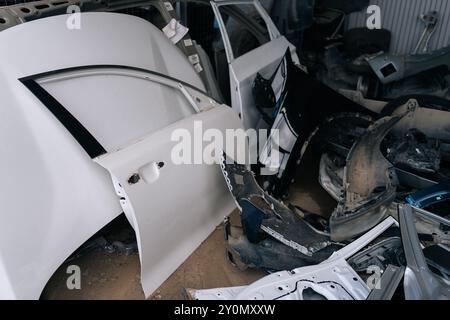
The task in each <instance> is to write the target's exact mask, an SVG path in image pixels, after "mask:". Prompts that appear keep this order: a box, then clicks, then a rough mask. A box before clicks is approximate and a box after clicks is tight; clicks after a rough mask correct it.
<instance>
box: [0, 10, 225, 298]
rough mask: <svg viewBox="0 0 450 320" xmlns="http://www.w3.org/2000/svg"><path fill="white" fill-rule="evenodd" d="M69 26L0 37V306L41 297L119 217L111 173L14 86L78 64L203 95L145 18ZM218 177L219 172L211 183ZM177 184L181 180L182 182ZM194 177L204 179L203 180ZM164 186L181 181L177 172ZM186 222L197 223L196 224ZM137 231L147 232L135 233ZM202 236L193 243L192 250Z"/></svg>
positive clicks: (62, 23)
mask: <svg viewBox="0 0 450 320" xmlns="http://www.w3.org/2000/svg"><path fill="white" fill-rule="evenodd" d="M66 19H67V16H65V15H63V16H56V17H52V18H46V19H40V20H36V21H33V22H29V23H25V24H22V25H18V26H16V27H13V28H11V29H8V30H6V31H3V32H1V33H0V88H1V90H0V98H1V101H2V103H1V105H0V146H1V157H0V176H1V177H2V184H1V186H0V200H1V202H2V209H1V211H0V299H36V298H39V296H40V294H41V291H42V289H43V288H44V286H45V284H46V282H47V281H48V279H49V278H50V277H51V276H52V274H53V273H54V272H55V271H56V269H57V268H58V267H59V266H60V265H61V264H62V263H63V262H64V260H65V259H66V258H68V257H69V255H70V254H71V253H73V251H74V250H76V249H77V248H78V247H79V246H80V245H81V244H82V243H83V242H85V241H86V240H88V238H90V237H91V236H92V235H93V234H94V233H96V232H97V231H98V230H99V229H101V228H102V227H103V226H105V225H106V224H107V223H109V222H110V221H111V220H112V219H114V218H115V217H117V216H118V215H119V214H120V213H121V212H122V209H121V207H120V203H119V201H118V198H117V196H116V194H115V192H114V188H113V185H112V183H111V178H110V176H109V174H108V172H107V171H106V170H104V169H103V168H102V167H100V166H99V165H98V164H96V163H94V162H93V161H92V159H91V158H90V157H89V156H88V154H87V153H86V152H85V150H84V149H83V148H82V147H81V145H80V144H79V143H78V142H77V141H76V140H75V139H74V138H73V137H72V136H71V134H70V133H69V132H68V131H67V130H66V129H65V127H64V126H63V125H62V124H61V123H60V122H59V121H58V120H56V118H55V117H54V116H53V115H52V114H51V113H50V112H49V110H48V109H47V108H46V107H45V106H44V105H43V104H42V103H41V102H40V101H39V100H38V99H37V98H36V97H35V96H34V95H33V94H32V93H31V92H30V91H29V90H28V89H27V88H26V87H25V86H24V85H23V84H22V83H21V82H20V81H19V80H18V79H20V78H22V77H27V76H32V75H36V74H39V73H43V72H49V71H54V70H60V69H64V68H71V67H79V66H84V65H124V66H131V67H137V68H143V69H148V70H152V71H155V72H159V73H161V74H164V75H168V76H170V77H173V78H177V79H180V80H182V81H184V82H186V83H189V84H190V85H192V86H195V87H197V88H199V89H201V90H204V86H203V84H202V83H201V80H200V78H199V77H198V75H197V74H196V73H195V71H194V69H193V68H192V66H191V65H190V63H189V62H188V61H187V59H186V58H185V57H184V56H183V55H182V53H181V52H180V51H179V50H178V49H177V48H176V47H174V46H173V45H172V43H171V42H170V41H169V40H168V39H166V38H165V37H164V35H163V34H162V33H161V31H159V30H158V29H157V28H156V27H154V26H152V25H151V24H149V23H147V22H146V21H144V20H141V19H139V18H136V17H132V16H127V15H120V14H110V13H86V14H82V15H81V29H80V30H69V29H67V28H66ZM74 91H75V92H77V88H76V87H74ZM78 94H79V95H82V94H83V92H78ZM59 98H63V97H59ZM168 101H171V100H170V99H169V100H168ZM119 107H120V105H117V104H116V105H115V106H114V108H119ZM167 107H169V106H167ZM170 107H173V106H170ZM74 108H77V107H76V106H74ZM72 111H73V112H75V111H76V110H75V109H74V110H72ZM91 111H92V110H90V109H88V110H85V112H86V113H85V116H86V117H88V118H89V115H91V118H89V119H91V120H92V119H95V120H94V121H92V123H91V126H92V127H96V126H98V127H101V126H108V123H105V122H104V120H103V117H102V116H101V115H99V114H95V112H94V111H92V112H91ZM157 116H158V114H155V117H157ZM139 125H140V126H145V122H144V123H140V124H139ZM144 129H146V128H144ZM156 129H158V128H156ZM149 131H150V132H151V131H154V130H151V128H150V129H149ZM107 132H108V136H107V137H105V139H106V138H107V140H108V141H115V138H117V139H119V138H120V139H123V136H119V134H120V133H115V131H114V130H109V131H107ZM115 134H117V136H114V135H115ZM131 138H133V137H132V136H130V139H131ZM121 141H122V140H121ZM114 147H115V145H113V144H111V145H110V146H108V148H114ZM108 151H110V150H108ZM194 172H195V170H194ZM219 175H220V170H217V179H218V177H219ZM183 178H184V179H186V180H187V178H188V175H185V176H183ZM201 178H202V182H205V180H207V179H208V175H206V174H205V175H203V176H201ZM171 179H172V180H171V181H173V182H177V181H178V180H179V178H178V176H177V175H171ZM214 179H216V175H215V174H214ZM193 181H195V179H193V180H192V181H190V182H193ZM214 181H215V180H214ZM183 183H184V182H183ZM166 185H167V186H169V185H170V183H169V181H166ZM199 185H200V186H202V187H201V188H202V189H201V190H202V191H203V192H205V191H207V192H213V193H214V194H216V192H218V191H217V190H211V188H212V187H213V185H212V184H211V183H209V184H207V186H208V188H209V190H206V189H205V188H204V187H203V184H199ZM221 185H223V183H222V184H221ZM166 192H170V191H169V190H167V191H166V190H164V193H166ZM197 194H198V193H197ZM225 194H227V192H225ZM216 195H217V194H216ZM159 196H161V194H159ZM207 196H208V194H205V197H207ZM180 197H183V195H181V196H180ZM149 198H150V197H149ZM195 200H196V199H191V201H192V202H195ZM197 200H198V199H197ZM138 201H139V200H138ZM157 201H158V202H160V201H161V199H158V200H157ZM150 202H151V201H150V200H149V204H150ZM225 202H226V201H225ZM183 203H184V204H185V202H183ZM223 204H225V203H223ZM139 205H141V203H139ZM198 206H201V205H200V203H199V204H198ZM155 207H156V208H157V207H158V205H155ZM208 208H209V207H208ZM174 209H177V210H179V207H174ZM198 209H205V208H204V207H199V208H198ZM224 212H225V211H224ZM222 214H224V213H220V214H219V213H218V215H217V216H215V217H214V219H213V220H211V221H208V222H205V223H206V225H205V226H204V227H205V229H203V230H209V231H210V230H211V228H212V226H213V224H214V223H216V222H219V220H220V219H219V215H222ZM193 221H196V222H198V221H199V219H198V217H197V219H196V220H193ZM173 223H175V221H174V222H173ZM180 226H181V225H180ZM198 227H199V228H201V227H203V225H199V226H198ZM137 230H140V232H141V233H145V228H144V229H143V228H140V226H138V228H137ZM206 233H207V232H206V231H204V232H203V233H201V234H200V235H198V236H196V238H195V239H194V240H193V241H192V242H191V243H190V244H189V246H188V247H189V249H191V248H192V247H193V245H194V244H198V243H199V242H201V240H203V239H200V238H201V237H206V235H207V234H206ZM181 248H183V246H181V247H180V250H183V249H181ZM185 249H186V248H185ZM184 256H186V255H184ZM177 261H178V260H177Z"/></svg>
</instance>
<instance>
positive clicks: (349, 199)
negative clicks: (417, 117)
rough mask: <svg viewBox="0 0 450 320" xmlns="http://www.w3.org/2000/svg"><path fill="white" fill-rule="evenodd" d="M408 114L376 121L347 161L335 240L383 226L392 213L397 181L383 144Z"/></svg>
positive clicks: (336, 214) (333, 232)
mask: <svg viewBox="0 0 450 320" xmlns="http://www.w3.org/2000/svg"><path fill="white" fill-rule="evenodd" d="M407 114H409V112H407V113H405V114H403V115H399V116H392V117H385V118H382V119H380V120H378V121H377V122H375V123H374V124H373V125H372V126H371V127H369V129H368V130H367V132H366V133H365V134H364V135H363V136H362V137H361V138H360V139H359V140H358V141H357V142H356V143H355V145H354V146H353V148H352V149H351V151H350V154H349V155H348V158H347V165H346V168H345V173H344V191H345V194H344V197H343V199H342V200H341V202H340V203H339V205H338V207H337V208H336V210H335V211H334V212H333V214H332V215H331V218H330V231H331V238H332V239H333V240H334V241H343V240H348V239H352V238H354V237H355V236H358V235H360V234H362V233H364V232H366V231H368V230H370V229H372V228H373V227H375V226H376V225H377V224H378V223H380V222H381V221H382V220H383V219H385V218H386V217H387V216H388V215H389V213H390V205H391V204H392V202H393V201H394V199H395V196H396V191H397V184H398V178H397V175H396V173H395V169H394V167H393V165H392V164H391V163H390V162H389V161H388V160H387V159H386V158H385V157H384V156H383V154H382V153H381V150H380V145H381V142H382V141H383V139H384V138H385V137H386V135H387V134H388V133H389V131H390V130H392V128H393V127H394V126H395V125H396V124H397V123H398V122H399V121H400V120H401V119H403V117H405V116H406V115H407Z"/></svg>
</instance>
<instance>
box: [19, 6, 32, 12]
mask: <svg viewBox="0 0 450 320" xmlns="http://www.w3.org/2000/svg"><path fill="white" fill-rule="evenodd" d="M20 11H22V12H23V13H30V12H31V10H30V9H28V8H25V7H24V8H20Z"/></svg>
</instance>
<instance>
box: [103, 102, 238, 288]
mask: <svg viewBox="0 0 450 320" xmlns="http://www.w3.org/2000/svg"><path fill="white" fill-rule="evenodd" d="M194 121H201V123H202V126H203V130H204V131H206V130H208V129H219V130H221V131H222V132H225V130H226V129H238V128H241V124H240V121H239V118H238V117H237V116H236V114H235V113H234V112H233V111H232V110H231V109H230V108H228V107H226V106H221V107H216V108H213V109H211V110H209V111H204V112H201V113H199V114H197V115H195V116H192V117H190V118H188V119H185V120H182V121H180V122H178V123H175V124H173V125H171V126H169V127H167V128H164V129H163V130H160V131H158V132H156V133H154V134H152V135H149V136H147V137H145V138H144V139H143V140H141V141H139V142H137V143H136V144H133V145H131V146H129V147H127V148H124V149H122V150H120V151H117V152H114V153H111V154H107V155H104V156H101V157H99V158H97V159H96V161H97V162H98V163H99V164H100V165H102V166H103V167H105V168H106V169H108V170H109V171H110V173H111V176H112V178H113V181H115V186H116V192H117V194H118V196H119V197H120V198H122V200H121V204H122V207H123V209H124V212H125V214H126V215H127V217H128V219H129V220H131V221H133V224H134V225H135V231H136V236H137V239H138V247H139V253H140V258H141V282H142V285H143V288H144V292H145V294H146V296H149V295H151V294H152V293H153V291H154V290H156V289H157V288H158V287H159V286H160V285H161V284H162V282H163V281H164V280H166V279H167V278H168V277H169V276H170V275H171V274H172V273H173V272H174V271H175V270H176V269H177V268H178V267H179V266H180V265H181V263H183V261H184V260H186V258H188V257H189V255H190V254H191V253H192V252H193V251H194V250H195V249H196V248H197V247H198V246H199V245H200V244H201V243H202V242H203V241H204V240H205V239H206V238H207V237H208V235H209V234H210V233H211V232H212V231H213V230H214V228H215V227H216V226H218V225H219V224H220V222H221V221H223V219H224V218H225V217H227V216H228V215H229V214H230V213H231V212H232V211H233V209H234V208H235V204H234V201H233V199H232V197H231V196H230V195H229V192H228V189H227V187H226V184H225V183H224V182H223V176H222V174H221V171H220V166H219V165H218V164H214V165H207V164H202V165H200V164H198V165H186V164H182V165H176V164H174V163H173V162H172V161H171V151H172V150H173V148H174V147H175V145H177V144H178V142H175V141H174V142H172V141H171V135H172V132H174V130H176V129H186V130H188V131H189V132H195V131H194ZM192 141H195V142H193V143H196V142H197V141H198V140H192ZM208 144H209V143H208ZM192 156H193V155H192ZM161 162H162V163H164V166H163V167H162V168H158V164H159V163H161ZM134 173H139V175H140V176H141V179H140V181H139V182H138V183H136V184H133V185H131V184H130V183H128V180H129V178H130V177H131V176H132V175H133V174H134Z"/></svg>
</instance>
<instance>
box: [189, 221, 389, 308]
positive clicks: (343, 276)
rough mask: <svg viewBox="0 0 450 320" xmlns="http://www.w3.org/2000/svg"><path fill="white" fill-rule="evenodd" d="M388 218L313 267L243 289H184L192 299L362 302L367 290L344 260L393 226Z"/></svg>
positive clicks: (262, 281) (296, 270)
mask: <svg viewBox="0 0 450 320" xmlns="http://www.w3.org/2000/svg"><path fill="white" fill-rule="evenodd" d="M396 224H397V222H396V221H395V219H394V218H392V217H388V218H387V219H386V220H384V221H382V222H381V223H380V224H379V225H377V226H376V227H375V228H373V229H372V230H370V231H369V232H367V233H366V234H365V235H363V236H361V237H360V238H359V239H357V240H355V241H354V242H352V243H351V244H349V245H347V246H346V247H344V248H343V249H341V250H339V251H337V252H335V253H334V254H333V255H332V256H331V257H330V258H329V259H328V260H326V261H324V262H322V263H321V264H319V265H316V266H310V267H303V268H299V269H295V270H292V271H282V272H277V273H274V274H271V275H269V276H266V277H264V278H262V279H261V280H259V281H256V282H255V283H253V284H251V285H249V286H247V287H235V288H220V289H210V290H188V293H189V296H190V297H191V298H192V299H195V300H314V299H319V300H365V299H367V297H368V296H369V293H370V289H369V287H368V286H367V284H366V283H365V282H364V281H363V280H362V279H361V278H360V277H359V275H358V274H357V273H356V272H355V271H354V270H353V269H352V268H351V266H350V265H349V264H348V262H347V261H346V260H347V259H349V258H350V257H352V256H353V255H354V254H356V253H357V252H359V251H360V250H362V249H363V248H364V247H366V246H367V245H369V244H370V243H371V242H372V241H374V240H375V239H376V238H378V237H379V236H380V235H381V234H382V233H383V232H384V231H386V230H387V229H388V228H390V227H391V226H394V225H396Z"/></svg>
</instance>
